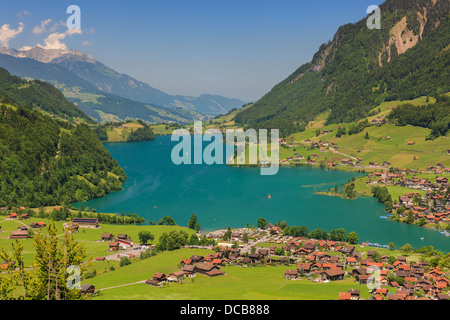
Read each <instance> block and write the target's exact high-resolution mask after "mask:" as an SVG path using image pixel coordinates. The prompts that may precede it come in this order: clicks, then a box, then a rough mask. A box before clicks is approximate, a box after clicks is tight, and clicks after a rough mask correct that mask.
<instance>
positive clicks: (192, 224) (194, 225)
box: [188, 214, 200, 232]
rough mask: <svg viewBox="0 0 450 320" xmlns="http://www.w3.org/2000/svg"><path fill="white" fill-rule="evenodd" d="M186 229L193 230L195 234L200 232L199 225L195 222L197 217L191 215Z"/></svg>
mask: <svg viewBox="0 0 450 320" xmlns="http://www.w3.org/2000/svg"><path fill="white" fill-rule="evenodd" d="M188 228H189V229H193V230H195V231H197V232H199V231H200V223H199V222H198V220H197V216H196V215H195V214H192V216H191V218H190V219H189V221H188Z"/></svg>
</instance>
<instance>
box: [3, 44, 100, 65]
mask: <svg viewBox="0 0 450 320" xmlns="http://www.w3.org/2000/svg"><path fill="white" fill-rule="evenodd" d="M0 53H1V54H7V55H10V56H13V57H16V58H30V59H33V60H36V61H39V62H43V63H57V62H58V61H59V60H60V59H65V58H68V57H74V56H76V57H79V58H80V59H83V60H86V61H88V62H91V63H95V62H96V60H95V59H94V58H93V57H92V56H90V55H88V54H86V53H83V52H80V51H76V50H63V49H44V48H42V47H39V46H37V47H34V48H31V49H25V50H16V49H9V48H5V47H2V48H0Z"/></svg>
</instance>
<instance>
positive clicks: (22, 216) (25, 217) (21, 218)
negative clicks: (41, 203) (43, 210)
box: [19, 213, 30, 220]
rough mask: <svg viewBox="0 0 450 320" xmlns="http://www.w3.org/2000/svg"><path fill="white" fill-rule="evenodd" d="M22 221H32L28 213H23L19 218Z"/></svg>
mask: <svg viewBox="0 0 450 320" xmlns="http://www.w3.org/2000/svg"><path fill="white" fill-rule="evenodd" d="M19 219H20V220H28V219H30V215H29V214H28V213H23V214H21V215H20V217H19Z"/></svg>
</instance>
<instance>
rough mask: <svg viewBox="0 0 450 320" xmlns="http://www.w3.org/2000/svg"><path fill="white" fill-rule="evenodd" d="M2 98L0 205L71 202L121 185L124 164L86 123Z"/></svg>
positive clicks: (38, 205)
mask: <svg viewBox="0 0 450 320" xmlns="http://www.w3.org/2000/svg"><path fill="white" fill-rule="evenodd" d="M0 103H1V105H0V206H26V207H41V206H48V205H56V204H66V205H68V204H70V203H72V202H76V201H86V200H89V199H91V198H94V197H101V196H103V195H105V194H106V193H109V192H111V191H114V190H120V189H121V188H122V183H123V182H124V181H125V178H126V177H125V173H124V171H123V169H122V168H120V167H119V166H118V164H117V162H116V161H115V160H114V159H113V158H112V157H111V155H110V154H109V152H108V151H107V150H106V149H105V148H104V147H103V145H102V144H101V142H100V141H99V140H98V139H97V137H96V136H95V134H94V133H93V132H92V131H91V129H90V128H89V127H88V126H87V125H84V124H81V125H78V126H73V125H71V124H69V123H67V122H64V121H55V120H53V119H52V118H51V117H50V116H47V115H44V114H43V113H41V112H39V111H37V110H33V109H31V108H29V107H23V106H17V105H12V104H10V103H9V101H8V99H6V98H4V97H2V98H0Z"/></svg>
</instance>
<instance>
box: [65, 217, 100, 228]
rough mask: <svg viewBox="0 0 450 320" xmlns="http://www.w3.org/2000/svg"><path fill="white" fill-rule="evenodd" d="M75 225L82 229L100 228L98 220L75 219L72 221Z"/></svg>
mask: <svg viewBox="0 0 450 320" xmlns="http://www.w3.org/2000/svg"><path fill="white" fill-rule="evenodd" d="M72 223H73V224H76V225H78V226H79V227H80V228H98V227H99V224H98V219H97V218H74V219H73V220H72Z"/></svg>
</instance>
